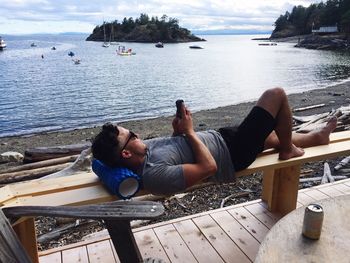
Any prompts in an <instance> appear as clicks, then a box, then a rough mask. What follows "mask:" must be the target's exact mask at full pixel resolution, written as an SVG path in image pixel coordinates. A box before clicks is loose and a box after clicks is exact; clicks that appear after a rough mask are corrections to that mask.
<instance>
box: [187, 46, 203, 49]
mask: <svg viewBox="0 0 350 263" xmlns="http://www.w3.org/2000/svg"><path fill="white" fill-rule="evenodd" d="M190 48H192V49H203V47H201V46H196V45H193V46H190Z"/></svg>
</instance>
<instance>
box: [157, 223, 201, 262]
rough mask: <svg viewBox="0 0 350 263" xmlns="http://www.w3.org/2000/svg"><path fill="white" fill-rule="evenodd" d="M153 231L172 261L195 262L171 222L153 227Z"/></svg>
mask: <svg viewBox="0 0 350 263" xmlns="http://www.w3.org/2000/svg"><path fill="white" fill-rule="evenodd" d="M154 232H155V233H156V235H157V237H158V239H159V241H160V243H161V244H162V246H163V247H164V250H165V252H166V254H167V256H168V257H169V259H170V261H171V262H172V263H175V262H178V263H180V262H186V263H187V262H188V263H190V262H197V261H196V259H195V258H194V256H193V255H192V253H191V251H190V250H189V249H188V247H187V246H186V244H185V242H184V241H183V240H182V238H181V236H180V235H179V233H178V232H177V231H176V229H175V227H174V226H173V225H172V224H169V225H164V226H161V227H157V228H154Z"/></svg>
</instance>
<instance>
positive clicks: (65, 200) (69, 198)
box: [18, 185, 116, 206]
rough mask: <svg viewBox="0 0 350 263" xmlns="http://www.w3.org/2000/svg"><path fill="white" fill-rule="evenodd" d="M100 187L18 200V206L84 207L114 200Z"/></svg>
mask: <svg viewBox="0 0 350 263" xmlns="http://www.w3.org/2000/svg"><path fill="white" fill-rule="evenodd" d="M115 199H116V197H115V196H112V195H111V194H109V193H108V191H107V190H106V188H104V187H103V186H102V185H98V186H90V187H84V188H81V189H80V188H79V189H74V190H69V191H64V192H57V193H51V194H47V195H41V196H33V197H23V198H18V200H19V201H20V205H27V206H28V205H48V204H50V205H51V206H59V205H84V204H94V203H101V202H108V201H113V200H115Z"/></svg>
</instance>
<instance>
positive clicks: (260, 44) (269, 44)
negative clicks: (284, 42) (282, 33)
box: [259, 43, 277, 46]
mask: <svg viewBox="0 0 350 263" xmlns="http://www.w3.org/2000/svg"><path fill="white" fill-rule="evenodd" d="M259 46H277V43H259Z"/></svg>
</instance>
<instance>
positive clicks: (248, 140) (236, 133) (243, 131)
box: [219, 106, 276, 171]
mask: <svg viewBox="0 0 350 263" xmlns="http://www.w3.org/2000/svg"><path fill="white" fill-rule="evenodd" d="M275 125H276V120H275V118H274V117H273V116H272V115H271V114H270V113H269V112H268V111H266V110H265V109H263V108H261V107H259V106H255V107H254V108H253V109H252V110H251V111H250V113H249V114H248V116H247V117H246V118H245V119H244V120H243V122H242V123H241V124H240V125H239V126H238V127H225V128H220V129H219V132H220V134H221V135H222V137H223V138H224V140H225V142H226V145H227V147H228V149H229V151H230V154H231V159H232V162H233V166H234V168H235V171H240V170H243V169H245V168H247V167H248V166H249V165H250V164H251V163H252V162H254V161H255V159H256V156H257V155H258V154H259V153H261V152H262V151H263V150H264V144H265V140H266V138H267V137H268V136H269V134H270V133H271V132H272V131H273V130H274V128H275Z"/></svg>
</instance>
